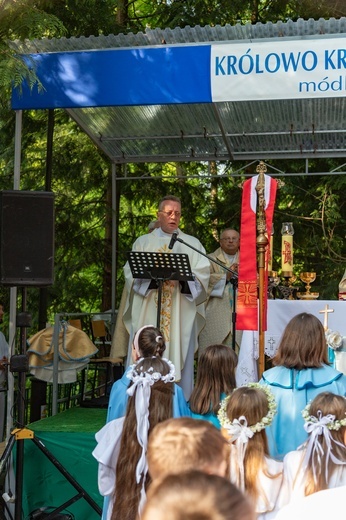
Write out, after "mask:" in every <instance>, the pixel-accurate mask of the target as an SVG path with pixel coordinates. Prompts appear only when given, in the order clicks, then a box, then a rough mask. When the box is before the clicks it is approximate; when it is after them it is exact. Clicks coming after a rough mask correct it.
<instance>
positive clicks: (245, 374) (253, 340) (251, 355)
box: [237, 300, 346, 386]
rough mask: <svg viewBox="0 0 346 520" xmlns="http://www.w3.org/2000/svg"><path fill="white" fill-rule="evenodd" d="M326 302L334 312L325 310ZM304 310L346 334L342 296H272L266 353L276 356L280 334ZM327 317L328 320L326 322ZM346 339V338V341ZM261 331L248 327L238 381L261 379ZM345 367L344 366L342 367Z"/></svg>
mask: <svg viewBox="0 0 346 520" xmlns="http://www.w3.org/2000/svg"><path fill="white" fill-rule="evenodd" d="M326 306H328V308H329V310H332V311H333V312H328V314H327V318H325V316H326V315H325V314H323V313H320V311H324V310H325V308H326ZM301 312H310V313H311V314H313V315H314V316H316V317H317V318H318V319H319V320H320V321H321V323H322V325H327V326H328V328H329V329H331V330H333V331H335V332H336V331H337V332H340V334H341V335H342V336H344V337H346V302H345V301H341V300H268V315H267V325H268V326H267V331H266V332H265V346H264V349H265V353H266V355H267V356H269V357H273V356H274V355H275V352H276V350H277V348H278V346H279V342H280V338H281V336H282V333H283V331H284V329H285V327H286V325H287V323H288V322H289V321H290V320H291V318H293V317H294V316H296V315H297V314H300V313H301ZM325 319H327V321H326V322H325ZM345 342H346V340H345V339H344V345H345ZM257 359H258V331H251V330H245V331H244V332H243V338H242V342H241V347H240V352H239V359H238V367H237V385H238V386H241V385H244V384H246V383H249V382H252V381H258V372H257ZM336 368H337V369H338V370H341V368H338V366H336Z"/></svg>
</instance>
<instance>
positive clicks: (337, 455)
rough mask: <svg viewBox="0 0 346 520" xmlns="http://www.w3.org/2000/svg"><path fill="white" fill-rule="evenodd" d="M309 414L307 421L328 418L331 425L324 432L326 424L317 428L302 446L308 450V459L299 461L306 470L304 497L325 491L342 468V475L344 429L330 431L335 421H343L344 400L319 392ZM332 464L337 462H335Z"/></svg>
mask: <svg viewBox="0 0 346 520" xmlns="http://www.w3.org/2000/svg"><path fill="white" fill-rule="evenodd" d="M309 414H310V418H313V419H317V420H321V419H322V420H323V419H325V420H328V416H330V415H331V416H332V421H331V422H330V423H329V426H330V427H331V428H330V427H329V428H328V424H327V425H326V426H325V427H320V428H318V427H317V429H316V433H315V434H314V435H315V436H314V438H312V435H313V433H310V434H309V438H308V440H307V442H306V443H305V444H304V448H305V450H308V451H307V453H306V454H307V455H308V457H305V458H304V459H303V460H302V464H301V466H303V465H305V466H306V467H305V495H306V496H307V495H311V494H313V493H316V492H317V491H322V490H323V489H329V482H330V479H331V477H332V476H333V474H334V473H335V472H336V471H337V469H338V467H340V465H344V466H343V467H344V469H345V471H346V466H345V464H346V446H345V434H346V426H342V425H340V427H339V429H337V430H336V429H334V425H335V422H336V421H341V420H345V419H346V398H345V397H343V396H341V395H336V394H333V393H331V392H322V393H320V394H318V395H317V396H316V397H315V399H314V400H313V401H312V402H311V405H310V407H309ZM312 424H313V423H312ZM315 428H316V427H315ZM315 428H314V429H315ZM317 430H318V431H317ZM316 443H318V444H319V446H318V452H317V450H315V449H313V447H314V446H313V445H316ZM311 444H312V446H311ZM310 446H311V449H310ZM321 453H322V454H323V455H322V456H321ZM331 454H332V456H331ZM336 460H338V461H339V462H335V461H336ZM301 469H302V468H301ZM303 469H304V468H303Z"/></svg>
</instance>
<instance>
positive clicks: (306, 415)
mask: <svg viewBox="0 0 346 520" xmlns="http://www.w3.org/2000/svg"><path fill="white" fill-rule="evenodd" d="M310 407H311V403H308V404H307V405H306V407H305V408H304V410H303V411H302V416H303V419H304V421H305V422H306V423H317V422H319V420H320V418H317V417H315V416H314V415H310ZM320 415H321V417H322V414H321V412H320ZM323 418H324V419H328V422H327V423H326V426H327V428H328V430H336V431H338V430H340V428H342V426H346V417H345V419H336V420H335V415H333V414H328V415H326V416H325V417H323Z"/></svg>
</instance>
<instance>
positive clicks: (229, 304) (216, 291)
mask: <svg viewBox="0 0 346 520" xmlns="http://www.w3.org/2000/svg"><path fill="white" fill-rule="evenodd" d="M208 256H209V257H210V258H215V259H216V260H217V261H218V262H220V263H221V264H223V265H224V266H225V267H227V268H229V269H231V270H232V271H235V272H238V265H239V233H238V231H236V230H235V229H225V230H224V231H223V232H222V233H221V235H220V247H219V248H218V249H216V251H214V253H211V254H210V255H208ZM210 273H211V274H210V279H209V287H208V300H207V303H206V317H205V319H206V325H205V327H204V329H203V330H202V332H201V334H200V336H199V355H200V354H201V353H202V352H203V351H204V350H205V349H206V348H207V347H208V346H209V345H213V344H214V345H215V344H223V345H228V346H232V343H233V342H232V335H233V326H232V313H233V307H234V302H233V299H234V291H233V284H232V278H233V274H232V273H230V272H229V271H227V270H226V269H223V268H222V267H221V266H220V265H218V264H217V263H215V262H213V261H211V262H210ZM241 337H242V332H241V331H236V350H237V349H238V351H239V347H240V343H241Z"/></svg>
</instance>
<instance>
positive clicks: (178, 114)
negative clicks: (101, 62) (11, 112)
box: [12, 18, 346, 163]
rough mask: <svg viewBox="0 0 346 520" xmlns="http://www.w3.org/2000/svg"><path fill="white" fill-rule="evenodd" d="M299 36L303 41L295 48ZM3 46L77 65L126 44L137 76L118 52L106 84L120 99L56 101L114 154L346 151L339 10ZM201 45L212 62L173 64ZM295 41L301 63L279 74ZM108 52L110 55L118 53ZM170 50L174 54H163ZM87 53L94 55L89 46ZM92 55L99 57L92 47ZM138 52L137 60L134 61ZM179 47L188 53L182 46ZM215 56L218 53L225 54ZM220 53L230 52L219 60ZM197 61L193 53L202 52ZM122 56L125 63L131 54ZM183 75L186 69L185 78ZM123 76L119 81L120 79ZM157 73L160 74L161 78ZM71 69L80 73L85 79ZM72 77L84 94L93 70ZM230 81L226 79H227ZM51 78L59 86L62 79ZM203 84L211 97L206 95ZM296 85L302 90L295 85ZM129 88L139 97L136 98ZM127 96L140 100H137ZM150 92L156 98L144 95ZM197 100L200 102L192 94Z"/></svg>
mask: <svg viewBox="0 0 346 520" xmlns="http://www.w3.org/2000/svg"><path fill="white" fill-rule="evenodd" d="M282 42H286V45H285V47H284V49H286V50H283V51H282V53H281V51H279V50H278V51H277V52H276V50H275V49H276V48H278V49H279V48H280V46H282ZM335 42H336V43H335ZM214 43H215V45H213V44H214ZM332 43H333V45H334V47H330V48H329V47H328V45H331V44H332ZM258 44H264V45H262V46H258ZM244 45H245V46H244ZM256 45H257V47H256ZM299 45H302V48H301V49H300V47H299ZM335 45H336V47H335ZM12 46H13V48H14V49H15V50H16V51H17V52H19V53H21V54H31V55H37V54H40V55H43V58H44V57H45V55H46V54H47V55H51V53H57V55H58V54H59V53H60V54H59V56H62V57H63V58H64V63H65V62H66V56H68V57H72V56H73V58H74V60H75V61H74V62H73V63H77V64H79V60H80V59H81V60H83V61H84V62H85V61H86V60H87V59H88V57H90V54H88V53H89V51H95V52H97V53H99V52H100V51H105V50H106V49H109V50H124V49H125V50H127V52H130V53H131V60H134V59H135V60H136V62H135V63H136V66H137V62H140V64H139V65H138V66H139V67H140V68H139V69H138V70H140V71H141V74H142V76H134V77H132V76H131V73H132V71H128V70H127V69H126V62H125V61H124V70H117V71H116V74H117V75H116V76H112V74H111V70H109V80H108V83H109V84H108V86H107V88H108V89H109V90H110V96H112V95H113V92H112V89H113V90H114V91H116V90H117V89H118V90H119V92H120V89H121V88H122V89H123V90H122V95H123V94H124V93H125V98H124V97H122V98H121V101H119V102H118V101H117V99H118V98H114V99H115V101H114V103H113V102H112V97H110V99H111V101H107V106H102V102H99V100H98V99H97V100H96V101H95V102H94V101H93V100H92V101H90V100H89V99H88V100H87V101H85V102H84V105H83V103H82V104H81V106H78V102H77V104H76V103H75V102H74V105H76V106H72V103H69V102H65V101H63V102H62V103H67V104H66V106H65V105H64V104H62V105H58V106H63V107H64V108H66V110H67V111H68V113H69V114H70V116H71V117H72V118H73V119H74V120H75V121H76V122H77V123H78V124H79V125H80V126H81V128H82V129H83V130H84V131H85V132H86V133H87V134H88V135H89V136H90V138H91V139H92V140H93V141H94V142H95V143H96V144H97V146H99V147H100V148H101V149H102V150H103V151H104V152H105V154H106V155H107V156H108V157H109V158H110V160H111V161H112V162H114V163H127V162H167V161H177V162H179V161H212V160H213V161H215V160H220V161H221V160H222V161H224V160H229V159H230V160H233V161H235V160H255V159H271V158H277V159H279V158H304V159H308V158H313V157H314V158H316V157H345V156H346V129H345V116H346V110H345V108H346V107H345V104H346V18H341V19H339V20H336V19H330V20H324V19H321V20H318V21H315V20H307V21H305V20H298V21H297V22H287V23H279V22H278V23H275V24H272V23H267V24H256V25H250V24H248V25H245V26H242V25H236V26H224V27H221V26H216V27H185V28H176V29H173V30H171V29H165V30H161V29H155V30H149V29H148V30H147V31H146V32H145V33H138V34H127V35H123V34H121V35H117V36H115V35H109V36H99V37H93V36H92V37H89V38H70V39H66V38H61V39H52V40H48V39H42V40H34V41H25V42H19V41H17V42H14V43H12ZM206 46H210V49H211V50H210V53H211V65H209V62H208V63H207V65H206V68H203V67H204V64H203V63H197V64H196V63H192V62H191V72H190V71H189V66H190V63H188V64H187V63H186V61H185V63H184V54H182V57H181V60H182V63H183V65H182V66H183V69H179V67H178V68H175V62H174V59H175V57H174V56H175V55H174V52H176V51H177V50H178V51H180V50H182V51H183V52H184V51H185V49H188V50H189V52H194V51H195V50H196V51H200V50H201V51H202V53H203V54H202V56H205V55H208V57H209V54H207V53H206ZM295 46H296V47H295ZM149 47H150V48H151V49H150V52H151V51H152V52H153V53H155V52H160V53H161V54H162V53H164V54H163V63H164V66H165V67H167V69H169V72H168V73H167V74H168V75H167V77H166V76H165V74H166V72H162V71H161V70H158V71H157V76H156V69H155V67H156V68H157V64H156V63H155V62H154V65H151V67H154V69H153V68H151V69H148V70H147V69H145V66H147V65H146V64H147V62H149V61H150V58H151V57H152V56H155V54H149V50H148V51H147V50H146V48H149ZM191 47H193V48H192V50H191ZM262 48H265V52H266V54H263V56H264V57H265V60H266V61H262V62H261V61H260V60H261V59H262V58H261V52H262ZM295 48H296V49H297V50H296V51H295V52H296V54H295V57H296V58H297V59H298V58H299V60H301V61H300V63H299V66H300V65H302V67H301V70H299V66H297V67H295V66H293V65H292V64H289V66H287V67H286V68H287V70H284V71H282V72H283V74H282V77H281V78H280V75H279V74H274V72H275V73H276V70H275V67H276V65H278V66H277V68H279V65H280V66H281V67H282V63H283V58H284V56H283V54H284V52H286V56H287V59H288V60H290V59H291V58H292V56H291V55H290V54H289V53H290V52H291V49H295ZM215 49H216V51H215ZM219 49H221V50H220V52H221V54H220V56H221V57H218V56H216V57H215V58H213V53H215V52H218V51H219ZM247 49H248V50H247ZM256 49H260V50H259V51H257V50H256ZM238 50H239V53H238V54H237V52H238ZM208 52H209V47H208ZM222 52H223V53H224V54H222ZM230 52H231V54H230ZM292 52H294V51H292ZM71 53H75V54H71ZM227 53H228V54H227ZM115 54H116V55H117V56H119V53H118V54H117V53H115ZM171 54H172V55H173V58H167V56H168V55H171ZM246 54H247V55H248V56H249V55H251V56H252V61H251V59H250V60H249V59H248V58H244V56H245V55H246ZM91 56H92V58H93V59H94V58H95V55H91ZM96 56H97V58H98V57H101V54H97V55H96ZM138 56H139V57H140V58H144V60H142V61H141V60H140V59H139V58H138ZM188 56H189V59H190V58H191V54H189V55H188ZM198 56H199V55H198ZM222 56H225V60H224V59H223V57H222ZM236 56H237V57H236ZM257 56H258V58H257ZM41 57H42V56H41ZM320 57H322V58H323V61H324V66H325V69H323V68H322V69H320V70H317V69H318V67H317V65H316V64H317V62H318V60H319V61H322V58H320ZM53 58H55V57H54V56H53ZM103 58H104V55H102V59H103ZM155 59H156V58H155ZM160 59H161V57H160ZM169 59H171V61H169ZM179 59H180V58H179ZM213 59H214V60H215V61H214V62H213V61H212V60H213ZM227 59H228V60H230V61H228V62H227ZM232 60H233V61H232ZM237 60H238V61H237ZM241 60H243V62H242V61H241ZM256 60H257V61H256ZM263 60H264V58H263ZM275 60H276V61H275ZM278 60H279V61H280V63H279V61H278ZM304 60H305V61H304ZM143 61H144V62H145V63H144V65H143ZM196 61H197V60H196ZM199 61H200V62H202V59H201V60H199ZM49 63H50V62H49ZM61 63H62V61H61V62H60V63H59V67H60V68H61ZM117 63H118V62H117ZM122 63H123V62H122ZM129 63H131V64H132V63H133V61H131V62H129ZM157 63H159V61H158V62H157ZM225 63H230V64H231V66H230V67H229V68H227V67H226V65H225V66H224V64H225ZM232 63H233V64H234V63H236V64H237V67H238V65H239V68H237V69H236V68H235V66H232ZM297 63H298V62H297ZM215 64H216V65H215ZM251 64H252V65H253V66H254V67H256V68H257V75H256V76H253V75H252V74H251V73H250V72H251V70H250V68H251ZM254 64H255V65H254ZM291 65H292V66H291ZM59 67H58V68H57V69H54V70H53V69H49V70H48V73H47V71H46V76H45V80H46V84H45V88H46V89H47V90H49V88H50V84H51V82H54V81H55V78H56V76H58V75H59V74H60V72H59ZM217 67H218V70H217V72H216V73H215V74H214V76H215V77H214V78H213V77H212V79H211V80H209V78H208V77H207V74H209V69H210V70H211V75H213V73H214V72H215V70H216V69H217ZM242 67H243V68H242ZM261 67H262V68H261ZM72 68H73V70H75V69H76V68H78V67H76V65H74V66H73V67H72ZM315 69H316V70H315ZM181 70H183V71H184V72H183V74H184V76H183V77H182V75H180V76H179V72H181ZM278 72H279V73H280V72H281V71H280V70H279V71H278ZM266 73H267V74H266ZM90 74H91V73H90ZM189 74H190V75H191V77H189V78H185V76H189ZM232 74H233V77H232ZM284 74H285V75H284ZM299 74H301V76H299V78H300V79H299V81H300V83H299V85H300V87H301V92H299V93H296V94H293V95H292V96H290V91H289V89H288V87H287V92H284V91H285V89H286V85H289V84H290V82H292V78H294V77H295V76H297V75H299ZM313 74H315V76H313ZM316 74H317V75H316ZM60 75H61V76H63V75H62V74H60ZM91 75H92V74H91ZM124 75H125V79H126V80H125V82H124V86H123V87H122V86H121V81H122V80H123V76H124ZM127 75H128V76H127ZM161 75H162V76H165V77H164V79H163V80H162V81H163V83H162V84H161ZM64 76H66V68H65V69H64ZM176 76H177V77H176ZM217 76H225V78H222V77H221V78H220V77H217ZM47 78H48V79H47ZM80 78H84V80H83V81H84V83H83V81H82V80H81V79H80ZM80 78H77V79H76V81H77V80H78V81H81V82H82V83H81V87H82V89H83V88H85V93H86V97H88V94H89V90H88V89H90V91H91V90H93V89H94V90H95V91H99V92H101V87H100V84H99V83H97V81H96V79H95V81H94V83H92V82H90V83H88V84H85V75H84V76H81V77H80ZM106 78H107V71H106ZM194 78H198V82H199V84H200V83H201V81H203V85H201V89H200V91H199V89H198V84H197V85H193V81H194ZM201 78H202V79H201ZM204 78H205V84H204ZM307 78H308V80H309V81H310V80H311V81H312V83H311V84H313V85H314V89H315V90H314V91H312V90H313V89H312V87H311V89H310V91H309V88H310V87H309V88H308V87H306V85H305V83H306V82H307V81H308V80H307ZM93 79H94V78H93ZM225 79H226V80H227V81H228V83H227V84H226V87H225V86H224V84H223V85H222V86H221V87H219V85H218V84H217V82H218V81H219V80H220V81H221V80H223V81H225ZM230 80H232V81H233V80H234V81H235V83H230V82H229V81H230ZM57 81H58V83H57V85H58V88H59V85H60V84H61V83H59V81H61V78H58V80H57ZM132 81H133V84H132V83H131V82H132ZM185 81H186V86H185V83H184V82H185ZM209 81H210V83H211V87H210V85H209ZM236 81H238V83H236ZM261 81H262V83H261ZM263 81H264V82H263ZM175 82H177V83H175ZM323 82H324V83H323ZM119 84H120V86H119ZM256 84H257V86H256ZM306 84H307V83H306ZM127 85H128V89H126V87H127ZM178 85H179V88H181V90H182V92H179V88H176V91H177V94H176V96H175V92H176V91H175V87H177V86H178ZM190 85H192V86H193V88H194V89H195V91H196V95H197V98H198V101H197V102H191V100H192V101H193V95H189V96H186V97H185V93H184V89H188V88H190ZM233 85H234V86H233ZM302 85H303V86H302ZM202 87H203V88H202ZM327 87H328V88H327ZM209 88H211V97H210V100H209V99H206V97H207V93H208V92H209ZM256 88H257V91H256ZM304 88H306V92H305V93H304V92H303V94H302V91H303V90H304ZM131 89H132V90H133V89H137V91H138V92H137V91H136V93H135V94H132V97H128V98H126V96H127V95H128V96H130V94H129V92H128V91H131ZM151 89H152V90H151ZM155 89H156V90H157V92H158V93H159V94H160V93H161V92H163V91H164V90H165V89H167V92H164V98H163V101H162V100H161V98H160V95H159V96H156V97H155V95H154V94H153V98H151V97H150V96H151V92H153V91H154V90H155ZM170 89H171V90H170ZM66 90H67V89H66ZM145 90H147V91H148V93H146V92H145V93H144V94H143V93H142V91H145ZM201 92H202V93H201ZM256 92H257V94H256ZM138 93H140V96H143V97H139V96H138V95H137V94H138ZM273 93H274V95H273ZM64 94H65V93H64ZM301 94H302V95H301ZM116 95H117V94H114V96H116ZM30 96H31V94H30V95H28V96H27V100H28V102H29V104H30V102H31V97H30ZM145 96H147V97H145ZM24 97H25V96H24ZM75 97H76V96H75ZM90 97H91V96H90ZM94 97H95V98H96V97H97V95H96V94H95V96H94ZM275 97H277V99H275ZM107 99H108V98H107ZM119 99H120V98H119ZM127 99H129V101H127ZM136 99H139V101H138V104H136ZM152 99H154V100H158V101H154V102H152ZM204 99H206V102H201V100H202V101H204ZM186 100H188V102H187V101H186ZM105 104H106V103H105ZM69 105H70V106H69ZM55 106H57V105H55ZM27 107H28V105H26V108H27ZM47 107H48V108H49V107H50V105H47V106H45V105H44V104H43V106H42V107H41V108H47ZM14 108H21V107H20V106H14ZM34 108H35V106H34Z"/></svg>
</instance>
